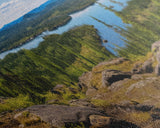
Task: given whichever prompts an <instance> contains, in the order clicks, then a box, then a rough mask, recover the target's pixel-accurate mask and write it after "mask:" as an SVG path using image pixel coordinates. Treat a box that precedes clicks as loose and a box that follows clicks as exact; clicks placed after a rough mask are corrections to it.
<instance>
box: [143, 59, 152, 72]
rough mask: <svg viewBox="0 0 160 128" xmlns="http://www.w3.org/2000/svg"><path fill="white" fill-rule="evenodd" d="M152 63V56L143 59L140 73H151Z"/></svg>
mask: <svg viewBox="0 0 160 128" xmlns="http://www.w3.org/2000/svg"><path fill="white" fill-rule="evenodd" d="M152 64H153V61H152V58H151V59H149V60H147V61H145V62H144V63H143V65H142V68H141V71H142V73H152V72H153V66H152Z"/></svg>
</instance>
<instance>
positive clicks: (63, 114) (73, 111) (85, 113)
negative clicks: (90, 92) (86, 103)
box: [27, 105, 105, 128]
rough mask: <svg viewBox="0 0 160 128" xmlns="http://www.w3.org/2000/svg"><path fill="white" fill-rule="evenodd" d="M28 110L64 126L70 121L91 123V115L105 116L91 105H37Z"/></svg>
mask: <svg viewBox="0 0 160 128" xmlns="http://www.w3.org/2000/svg"><path fill="white" fill-rule="evenodd" d="M27 111H29V112H30V113H33V114H35V115H37V116H39V117H40V118H41V120H43V121H45V122H47V123H49V124H50V125H51V126H53V127H58V128H62V127H64V126H66V125H67V124H69V123H72V124H76V123H80V122H83V123H85V124H88V125H89V124H90V122H89V116H90V115H101V116H105V115H104V114H103V113H102V112H101V111H99V110H97V109H95V108H91V107H70V106H64V105H36V106H32V107H29V108H27Z"/></svg>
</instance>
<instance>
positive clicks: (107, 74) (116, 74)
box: [102, 70, 131, 87]
mask: <svg viewBox="0 0 160 128" xmlns="http://www.w3.org/2000/svg"><path fill="white" fill-rule="evenodd" d="M125 78H131V73H129V72H121V71H118V70H104V71H103V72H102V87H106V86H110V85H111V84H112V83H114V82H117V81H120V80H123V79H125Z"/></svg>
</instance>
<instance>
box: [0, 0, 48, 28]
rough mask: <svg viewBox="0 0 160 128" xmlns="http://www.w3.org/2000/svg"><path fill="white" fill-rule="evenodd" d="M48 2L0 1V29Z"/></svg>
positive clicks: (35, 0) (40, 0)
mask: <svg viewBox="0 0 160 128" xmlns="http://www.w3.org/2000/svg"><path fill="white" fill-rule="evenodd" d="M47 1H48V0H34V1H33V0H2V1H0V17H1V18H0V29H1V28H3V27H4V25H7V24H9V23H11V22H13V21H15V20H17V19H18V18H20V17H22V16H23V15H25V14H27V13H28V12H30V11H32V10H33V9H35V8H37V7H39V6H41V5H42V4H44V3H45V2H47Z"/></svg>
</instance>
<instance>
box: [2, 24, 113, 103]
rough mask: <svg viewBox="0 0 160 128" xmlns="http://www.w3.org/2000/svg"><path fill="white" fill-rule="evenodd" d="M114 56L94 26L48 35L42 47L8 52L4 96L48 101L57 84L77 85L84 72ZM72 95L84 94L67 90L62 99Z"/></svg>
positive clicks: (79, 95)
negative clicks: (102, 43)
mask: <svg viewBox="0 0 160 128" xmlns="http://www.w3.org/2000/svg"><path fill="white" fill-rule="evenodd" d="M113 57H114V56H113V55H112V54H111V53H110V52H108V51H107V50H106V49H105V48H104V47H102V46H101V44H100V38H99V36H98V35H97V31H96V29H94V27H93V26H81V27H78V28H74V29H72V30H70V31H69V32H66V33H64V34H62V35H51V36H48V37H46V38H45V41H44V42H42V43H41V44H40V45H39V47H38V48H36V49H33V50H22V51H20V52H18V53H15V54H10V55H7V56H6V58H5V59H3V60H1V61H0V67H1V69H0V75H1V78H0V95H1V96H5V97H6V96H7V97H17V96H18V95H21V94H23V95H27V96H28V98H29V101H30V102H33V103H36V104H38V103H44V102H45V97H46V98H48V97H49V94H48V95H46V92H48V91H49V90H51V89H52V88H53V87H54V86H55V85H57V84H64V85H66V86H76V82H77V81H78V77H79V76H80V75H82V73H83V72H86V71H89V70H91V68H92V67H93V66H95V65H96V64H98V63H99V62H101V61H104V60H108V59H109V58H113ZM72 96H73V97H76V98H81V97H83V95H81V94H76V95H72V94H71V93H70V92H69V91H66V93H65V94H64V95H63V96H62V100H63V101H66V100H70V99H72ZM48 99H49V98H48ZM24 102H25V100H24ZM27 104H28V102H27Z"/></svg>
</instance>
